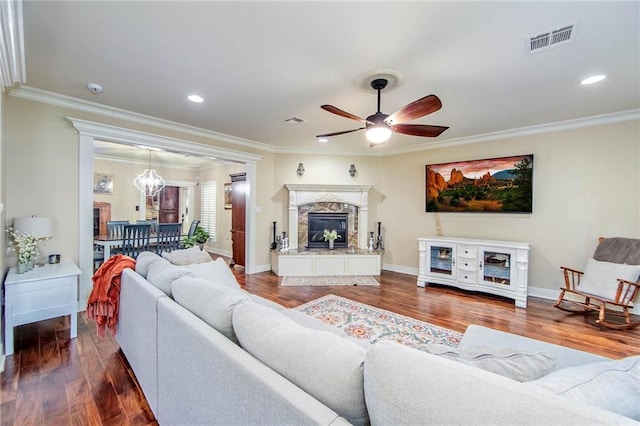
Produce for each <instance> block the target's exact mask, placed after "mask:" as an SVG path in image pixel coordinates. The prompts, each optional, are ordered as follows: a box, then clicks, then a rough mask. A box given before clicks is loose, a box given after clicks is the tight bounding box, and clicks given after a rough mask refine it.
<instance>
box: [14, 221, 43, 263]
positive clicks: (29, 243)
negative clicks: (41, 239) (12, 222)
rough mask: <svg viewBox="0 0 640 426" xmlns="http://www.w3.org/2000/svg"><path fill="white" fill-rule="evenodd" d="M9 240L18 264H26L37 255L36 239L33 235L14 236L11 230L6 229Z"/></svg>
mask: <svg viewBox="0 0 640 426" xmlns="http://www.w3.org/2000/svg"><path fill="white" fill-rule="evenodd" d="M7 233H8V234H9V238H10V239H11V244H12V246H11V248H12V249H13V250H14V251H15V252H16V253H18V263H21V264H26V263H29V262H31V261H32V260H35V258H36V256H37V255H38V248H37V243H38V238H37V237H36V236H35V235H34V234H20V235H18V234H16V233H15V231H14V230H13V228H9V229H7Z"/></svg>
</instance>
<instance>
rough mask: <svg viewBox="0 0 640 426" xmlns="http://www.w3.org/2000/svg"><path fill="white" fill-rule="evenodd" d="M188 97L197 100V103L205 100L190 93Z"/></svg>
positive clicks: (192, 100) (193, 100)
mask: <svg viewBox="0 0 640 426" xmlns="http://www.w3.org/2000/svg"><path fill="white" fill-rule="evenodd" d="M187 99H189V100H190V101H191V102H196V103H200V102H204V99H202V98H201V97H200V96H198V95H189V96H187Z"/></svg>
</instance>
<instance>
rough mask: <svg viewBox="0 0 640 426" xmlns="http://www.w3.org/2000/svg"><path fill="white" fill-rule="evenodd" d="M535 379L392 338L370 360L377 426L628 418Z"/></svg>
mask: <svg viewBox="0 0 640 426" xmlns="http://www.w3.org/2000/svg"><path fill="white" fill-rule="evenodd" d="M529 383H533V382H529ZM529 383H520V382H517V381H515V380H511V379H508V378H506V377H502V376H499V375H497V374H493V373H490V372H488V371H485V370H482V369H479V368H475V367H471V366H469V365H465V364H461V363H459V362H455V361H451V360H449V359H446V358H443V357H439V356H436V355H432V354H429V353H426V352H423V351H419V350H416V349H413V348H409V347H407V346H404V345H401V344H399V343H396V342H390V341H383V342H378V343H376V344H374V345H373V346H372V347H371V349H370V350H369V351H368V352H367V356H366V358H365V362H364V387H365V397H366V402H367V410H368V412H369V417H370V418H371V424H373V425H445V424H450V425H454V424H457V425H471V424H481V425H570V424H571V425H580V424H584V425H595V424H620V423H624V422H625V420H626V418H625V417H622V416H620V415H617V414H615V413H612V412H610V411H606V410H603V409H602V408H599V407H595V406H591V405H586V404H582V403H579V402H577V401H574V400H570V399H568V398H563V397H561V396H558V395H556V394H554V393H553V392H550V391H548V390H546V389H543V388H541V387H539V386H533V385H530V384H529Z"/></svg>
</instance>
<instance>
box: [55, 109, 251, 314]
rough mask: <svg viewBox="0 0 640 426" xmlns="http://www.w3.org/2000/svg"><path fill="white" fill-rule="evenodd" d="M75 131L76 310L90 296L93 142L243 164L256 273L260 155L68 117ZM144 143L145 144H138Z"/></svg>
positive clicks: (248, 259) (247, 249) (82, 307)
mask: <svg viewBox="0 0 640 426" xmlns="http://www.w3.org/2000/svg"><path fill="white" fill-rule="evenodd" d="M67 119H68V120H69V121H71V123H72V124H73V126H74V127H75V128H76V130H78V264H79V265H78V266H79V267H80V270H81V271H82V273H81V275H80V284H79V292H78V301H79V303H78V309H80V310H84V308H85V306H86V302H87V300H88V298H89V294H90V293H91V290H92V287H93V284H92V282H91V276H92V275H93V249H92V246H93V244H92V242H93V238H92V236H93V233H92V217H91V212H92V211H93V141H94V138H95V139H100V140H108V141H111V142H117V143H132V144H142V145H146V146H151V147H157V148H164V149H169V148H171V149H177V150H180V151H182V152H185V153H191V154H199V155H204V156H211V157H222V158H224V159H226V160H229V161H235V162H243V163H245V166H246V168H247V181H248V183H249V191H247V197H248V198H249V200H248V203H247V204H248V205H249V206H254V208H249V209H247V224H248V227H247V244H246V251H247V253H246V260H247V266H246V267H245V271H246V272H247V273H252V272H251V271H253V270H255V269H256V268H255V266H254V265H253V262H255V258H256V255H255V249H256V243H255V239H256V235H255V233H256V232H255V229H256V226H255V223H256V218H255V205H256V200H255V198H256V194H255V192H256V191H255V190H251V189H252V188H255V184H256V179H255V175H256V162H257V161H258V160H260V159H261V158H262V156H260V155H255V154H247V153H244V152H238V151H233V150H227V149H221V148H217V147H214V146H209V145H203V144H197V143H191V142H189V141H184V140H178V139H173V138H169V137H166V136H161V135H154V134H151V133H144V132H138V131H135V130H129V129H125V128H120V127H115V126H110V125H104V124H101V123H96V122H90V121H87V120H81V119H77V118H73V117H67ZM142 140H144V142H141V141H142ZM249 178H250V179H249Z"/></svg>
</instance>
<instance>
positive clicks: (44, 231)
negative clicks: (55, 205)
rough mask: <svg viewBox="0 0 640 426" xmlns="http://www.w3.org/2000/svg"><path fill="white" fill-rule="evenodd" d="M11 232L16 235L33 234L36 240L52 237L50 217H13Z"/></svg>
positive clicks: (51, 220)
mask: <svg viewBox="0 0 640 426" xmlns="http://www.w3.org/2000/svg"><path fill="white" fill-rule="evenodd" d="M13 232H15V233H16V234H17V235H21V234H33V235H35V236H36V238H51V237H52V236H53V219H51V218H50V217H36V216H31V217H14V218H13Z"/></svg>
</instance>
